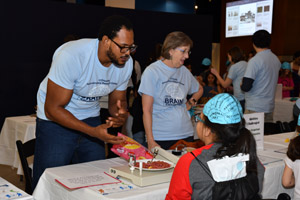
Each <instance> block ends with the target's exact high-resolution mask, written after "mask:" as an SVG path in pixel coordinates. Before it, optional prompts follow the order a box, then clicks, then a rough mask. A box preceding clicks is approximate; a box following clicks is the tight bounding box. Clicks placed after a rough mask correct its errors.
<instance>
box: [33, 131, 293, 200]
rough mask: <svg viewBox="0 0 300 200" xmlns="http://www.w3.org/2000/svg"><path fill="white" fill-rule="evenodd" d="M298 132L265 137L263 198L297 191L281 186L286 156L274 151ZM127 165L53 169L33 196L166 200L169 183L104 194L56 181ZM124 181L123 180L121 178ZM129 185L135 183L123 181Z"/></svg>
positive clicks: (113, 162) (105, 162) (116, 162)
mask: <svg viewBox="0 0 300 200" xmlns="http://www.w3.org/2000/svg"><path fill="white" fill-rule="evenodd" d="M293 135H294V133H285V134H279V135H269V136H264V144H265V148H264V150H260V151H258V154H259V156H260V157H261V158H262V159H263V161H262V162H263V163H265V168H266V171H265V178H264V183H263V191H262V195H263V198H274V199H276V198H277V196H278V194H279V193H282V192H286V193H288V194H290V195H291V196H293V189H284V188H283V187H282V186H281V176H282V172H283V168H284V162H283V160H282V159H283V158H284V156H285V153H277V152H274V151H276V150H282V149H285V148H286V147H287V145H288V143H287V142H285V140H286V138H290V137H292V136H293ZM126 164H127V162H126V161H124V160H122V159H120V158H113V159H107V160H101V161H94V162H88V163H83V164H76V165H68V166H63V167H56V168H49V169H47V170H46V171H45V172H44V173H43V175H42V176H41V178H40V181H39V183H38V185H37V187H36V189H35V191H34V193H33V196H34V197H35V199H36V200H47V199H55V200H59V199H64V200H71V199H72V200H76V199H78V200H79V199H90V200H92V199H105V200H107V199H119V200H120V199H122V200H140V199H143V200H144V199H145V200H147V199H149V200H160V199H165V196H166V194H167V192H168V187H169V183H163V184H158V185H154V186H148V187H143V188H142V187H137V186H135V188H134V189H132V190H128V191H122V192H117V193H112V194H108V195H102V194H100V192H99V191H98V190H99V189H100V188H101V186H94V187H89V188H82V189H77V190H68V189H66V188H64V187H63V186H61V185H60V184H59V183H57V182H56V181H55V179H60V178H70V177H74V176H76V174H78V173H80V172H89V173H90V172H92V171H94V172H108V169H109V167H111V166H119V165H126ZM121 180H123V179H121ZM123 181H124V182H125V183H126V184H131V183H130V182H127V181H125V180H123Z"/></svg>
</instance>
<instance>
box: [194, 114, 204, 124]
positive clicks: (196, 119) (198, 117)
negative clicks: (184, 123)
mask: <svg viewBox="0 0 300 200" xmlns="http://www.w3.org/2000/svg"><path fill="white" fill-rule="evenodd" d="M200 115H201V113H198V114H195V117H194V119H195V122H196V123H198V122H202V123H203V124H205V121H203V119H201V117H200Z"/></svg>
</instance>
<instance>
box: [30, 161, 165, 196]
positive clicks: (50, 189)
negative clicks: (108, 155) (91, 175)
mask: <svg viewBox="0 0 300 200" xmlns="http://www.w3.org/2000/svg"><path fill="white" fill-rule="evenodd" d="M127 164H128V163H127V161H125V160H123V159H121V158H112V159H107V160H99V161H93V162H87V163H82V164H74V165H68V166H63V167H55V168H48V169H46V171H45V172H44V173H43V175H42V176H41V178H40V180H39V182H38V185H37V187H36V188H35V190H34V193H33V197H34V198H35V199H36V200H47V199H56V200H59V199H63V200H82V199H90V200H92V199H97V200H101V199H102V200H108V199H122V200H140V199H143V200H147V199H148V200H160V199H164V197H165V195H166V193H167V192H168V188H169V183H162V184H157V185H153V186H148V187H137V186H134V185H133V184H131V183H130V182H127V181H126V180H123V179H121V180H122V181H123V182H124V183H125V185H127V184H129V185H130V186H133V187H134V188H133V189H131V190H126V191H121V192H118V193H111V194H108V195H102V194H100V192H99V189H101V188H102V186H94V187H89V188H81V189H77V190H68V189H66V188H64V187H63V186H61V185H60V184H59V183H57V182H56V181H55V179H59V178H70V177H74V172H78V173H80V172H91V171H95V172H98V173H101V172H108V169H109V167H111V166H121V165H127ZM120 186H123V187H124V184H122V183H121V184H120ZM117 187H118V186H117Z"/></svg>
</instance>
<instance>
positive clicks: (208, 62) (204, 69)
mask: <svg viewBox="0 0 300 200" xmlns="http://www.w3.org/2000/svg"><path fill="white" fill-rule="evenodd" d="M210 67H211V60H210V59H209V58H204V59H203V60H202V62H201V67H200V74H199V76H197V80H198V82H199V83H200V85H202V87H203V86H204V85H205V83H204V81H203V80H204V78H205V75H206V72H207V71H208V70H209V69H210Z"/></svg>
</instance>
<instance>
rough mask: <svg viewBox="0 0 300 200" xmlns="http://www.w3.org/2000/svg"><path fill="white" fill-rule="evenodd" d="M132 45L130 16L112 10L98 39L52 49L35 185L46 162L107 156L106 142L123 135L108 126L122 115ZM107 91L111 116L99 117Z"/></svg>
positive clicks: (41, 95)
mask: <svg viewBox="0 0 300 200" xmlns="http://www.w3.org/2000/svg"><path fill="white" fill-rule="evenodd" d="M135 49H136V45H134V34H133V27H132V24H131V22H130V21H129V20H128V19H126V18H124V17H122V16H111V17H108V18H106V19H105V20H104V21H103V23H102V25H101V28H100V33H99V36H98V39H80V40H76V41H71V42H68V43H65V44H63V45H62V46H60V47H59V48H58V49H57V50H56V51H55V53H54V55H53V60H52V64H51V68H50V71H49V73H48V75H47V76H46V78H45V79H44V80H43V81H42V83H41V84H40V87H39V90H38V94H37V102H38V110H37V125H36V147H35V156H34V167H33V187H35V186H36V184H37V182H38V180H39V177H40V176H41V175H42V173H43V172H44V170H45V169H46V168H49V167H56V166H62V165H67V164H71V163H72V164H73V163H82V162H88V161H93V160H99V159H105V145H104V142H108V143H112V144H117V143H121V142H123V141H124V139H123V138H122V137H118V136H113V135H110V134H109V133H108V131H107V128H109V127H120V126H122V125H123V124H124V122H125V120H126V116H127V111H126V109H127V104H126V88H127V84H128V80H129V78H130V76H131V73H132V66H133V65H132V59H131V57H130V52H132V51H134V50H135ZM107 95H109V106H108V109H109V112H110V114H111V117H109V118H108V120H107V121H106V122H101V121H100V117H99V115H100V105H99V100H100V99H101V97H103V96H107Z"/></svg>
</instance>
